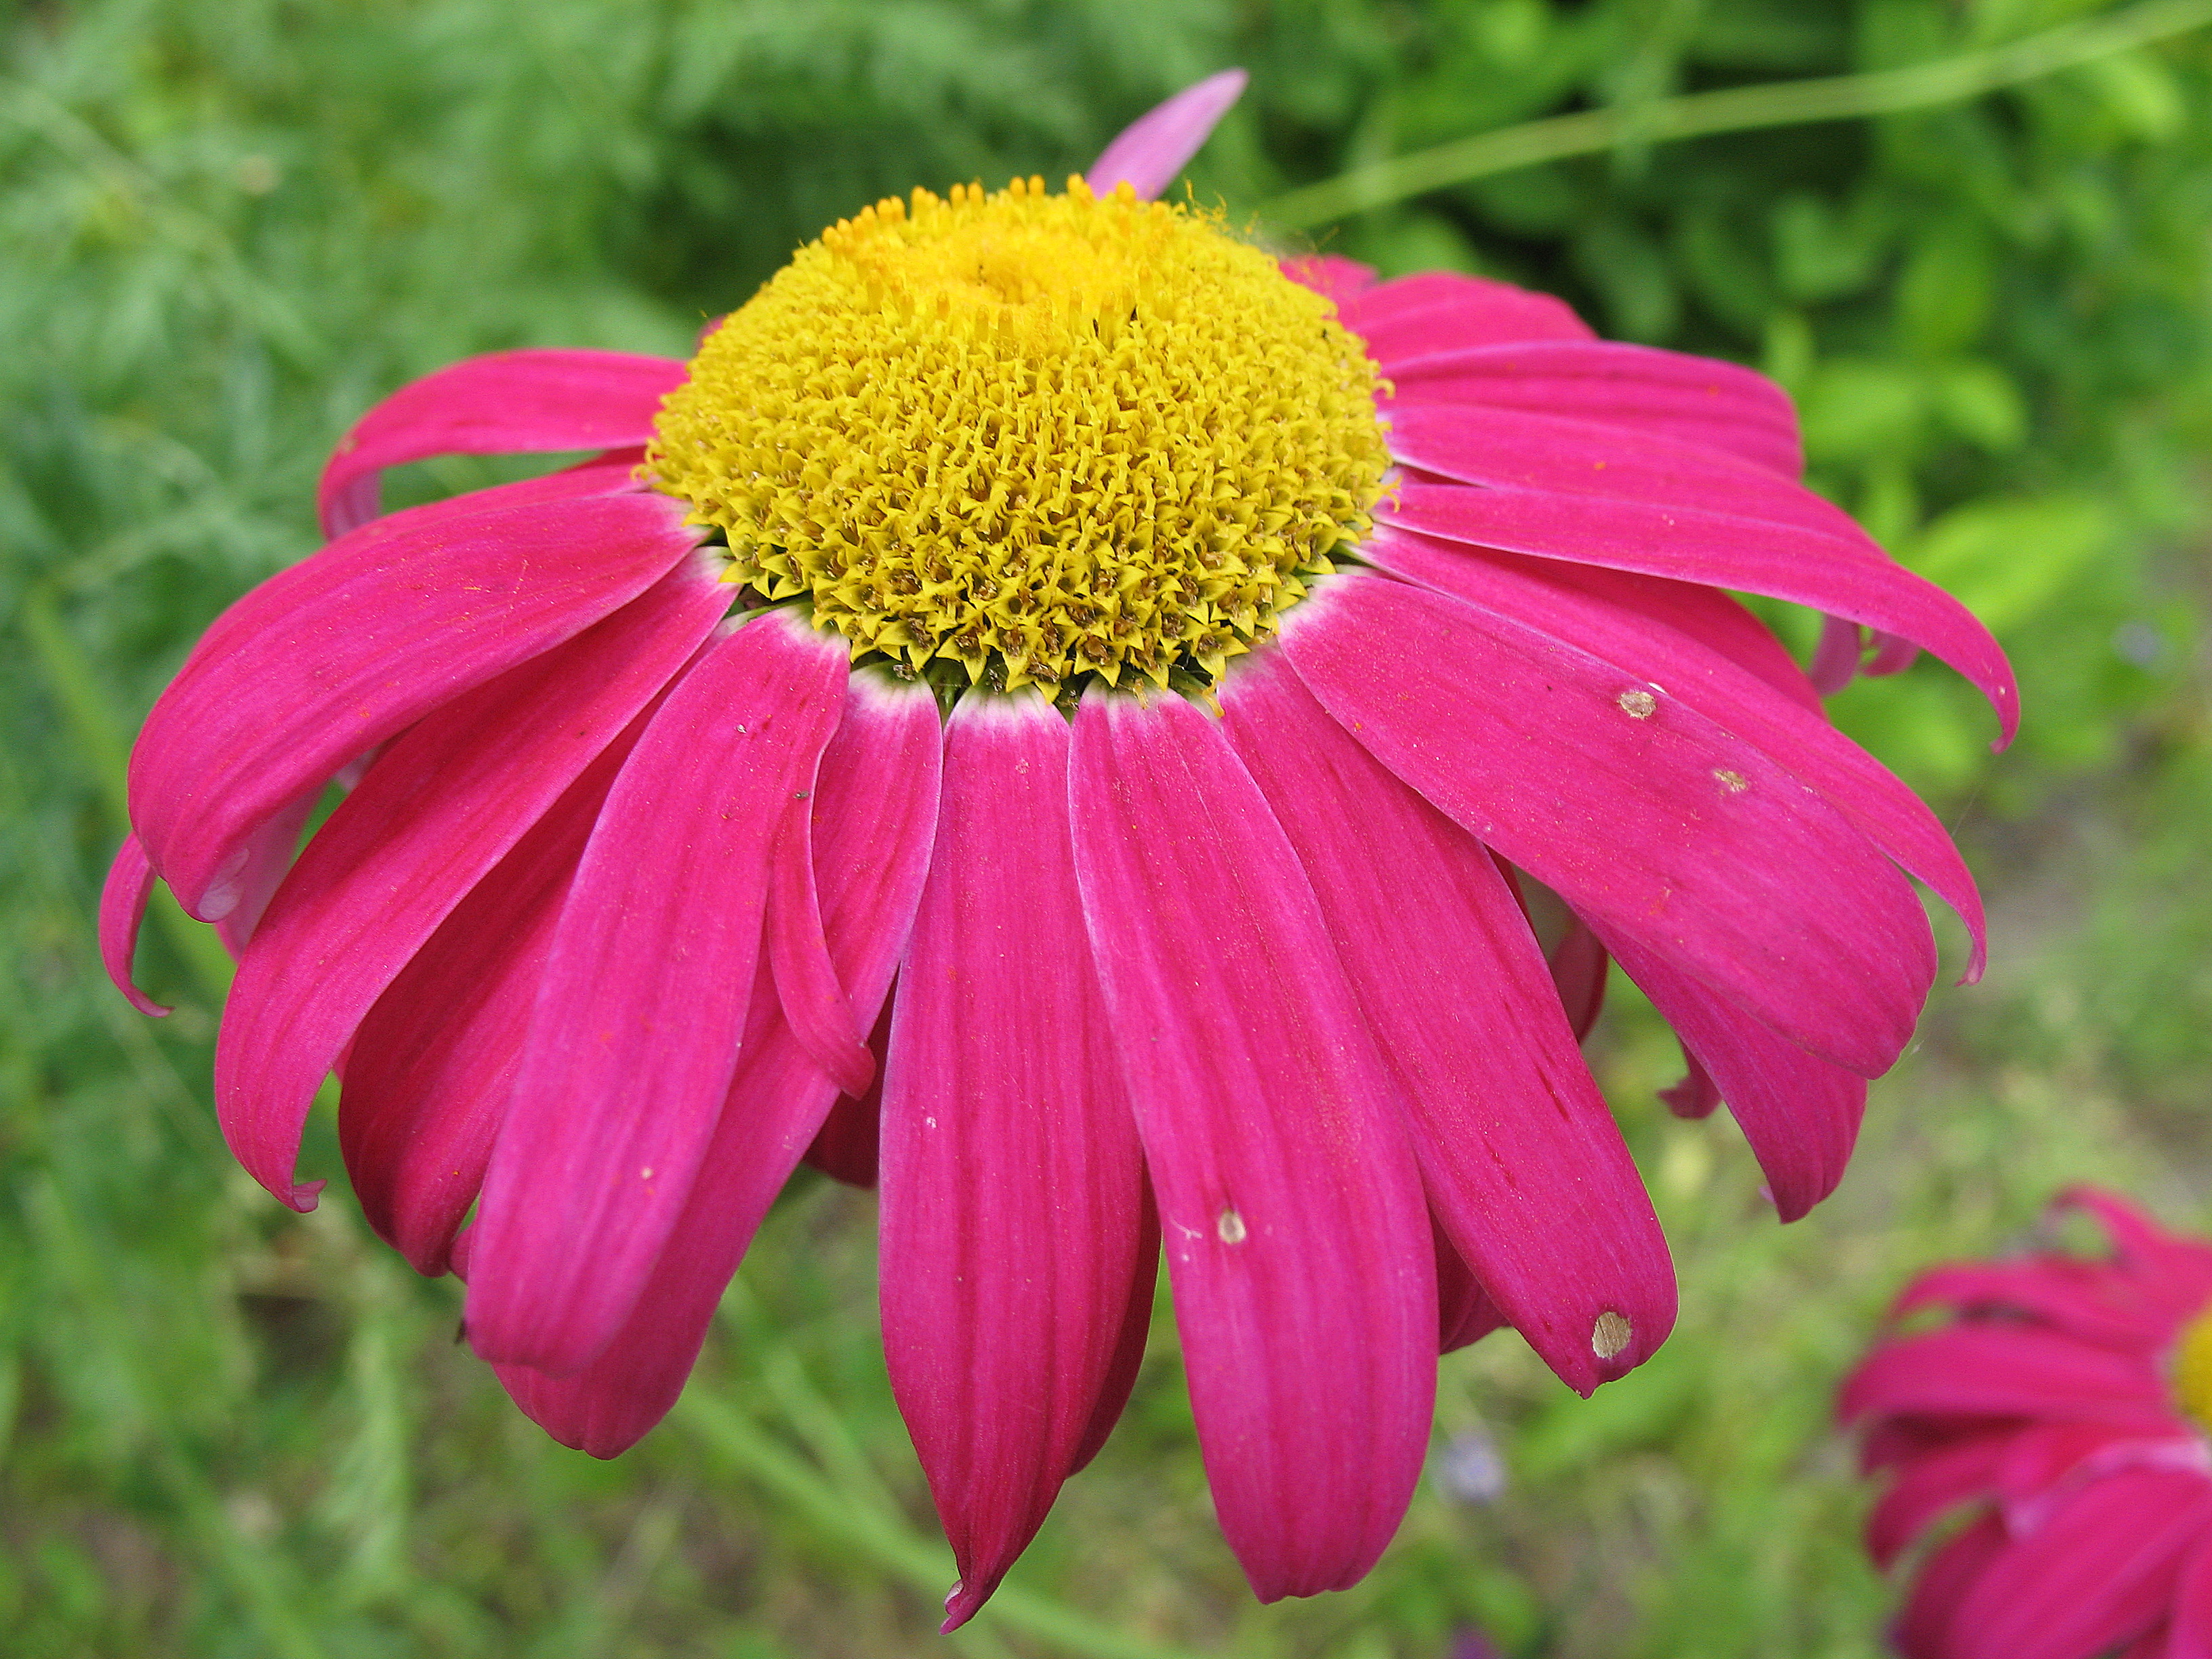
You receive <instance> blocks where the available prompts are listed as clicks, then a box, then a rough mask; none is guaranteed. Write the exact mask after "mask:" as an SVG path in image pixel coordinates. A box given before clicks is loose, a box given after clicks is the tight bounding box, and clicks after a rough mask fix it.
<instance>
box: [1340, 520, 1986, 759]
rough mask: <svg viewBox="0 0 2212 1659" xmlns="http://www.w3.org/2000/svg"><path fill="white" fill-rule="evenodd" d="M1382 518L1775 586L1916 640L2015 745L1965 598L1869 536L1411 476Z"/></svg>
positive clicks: (1543, 549) (1496, 543)
mask: <svg viewBox="0 0 2212 1659" xmlns="http://www.w3.org/2000/svg"><path fill="white" fill-rule="evenodd" d="M1375 513H1376V518H1378V519H1380V520H1384V521H1386V522H1388V523H1391V524H1395V525H1401V526H1404V527H1405V528H1407V529H1408V530H1419V531H1424V532H1427V533H1428V534H1430V535H1432V536H1442V537H1443V538H1446V539H1447V540H1451V541H1462V542H1471V543H1474V544H1476V545H1477V546H1481V547H1497V548H1503V549H1504V550H1507V551H1509V552H1515V553H1528V554H1533V555H1535V556H1539V557H1541V558H1551V559H1565V560H1573V561H1577V562H1582V563H1585V564H1598V565H1606V566H1609V567H1611V568H1614V569H1617V570H1640V571H1644V572H1646V573H1648V574H1651V575H1655V576H1670V577H1674V578H1675V579H1677V580H1686V581H1695V582H1703V583H1705V584H1706V585H1707V586H1713V587H1733V588H1740V589H1743V590H1746V591H1748V592H1756V593H1767V594H1771V595H1772V596H1773V597H1775V598H1776V599H1789V600H1791V601H1792V602H1794V603H1796V604H1798V605H1811V606H1812V607H1814V609H1816V610H1820V611H1828V612H1831V613H1832V614H1834V615H1837V616H1842V617H1851V618H1853V619H1854V620H1857V621H1858V622H1863V623H1867V624H1868V625H1869V626H1870V627H1875V628H1880V629H1885V630H1887V631H1888V632H1890V633H1893V634H1897V635H1901V636H1903V637H1905V638H1909V639H1912V640H1916V641H1918V642H1919V643H1920V644H1922V645H1924V646H1926V647H1928V648H1929V650H1930V651H1933V652H1934V653H1936V655H1937V656H1939V657H1941V658H1942V659H1943V660H1944V661H1946V662H1948V663H1949V664H1950V665H1952V666H1953V667H1954V668H1955V669H1957V670H1958V671H1960V673H1962V674H1964V675H1965V676H1966V678H1968V679H1969V680H1971V681H1972V682H1973V683H1974V684H1976V685H1977V686H1978V687H1980V688H1981V690H1982V693H1983V695H1984V696H1986V697H1988V698H1989V700H1990V706H1991V707H1993V708H1995V709H1996V712H1997V720H1998V724H1999V726H2000V728H2001V730H2002V736H2003V739H2004V741H2006V742H2009V741H2010V740H2011V738H2012V733H2013V731H2014V729H2015V726H2017V725H2018V724H2019V719H2020V689H2019V686H2018V685H2017V684H2016V683H2015V681H2014V679H2013V674H2012V668H2011V665H2009V664H2008V663H2007V662H2006V661H2005V658H2004V653H2003V652H2002V650H2000V649H1999V648H1998V647H1997V643H1996V641H1995V640H1993V639H1991V638H1990V635H1989V632H1988V630H1987V629H1984V628H1983V626H1982V625H1981V623H1978V622H1977V621H1975V620H1974V618H1973V617H1972V614H1971V613H1970V612H1969V611H1967V610H1966V607H1965V606H1963V605H1960V603H1959V602H1958V601H1957V600H1955V599H1953V598H1951V596H1950V595H1949V594H1948V593H1946V592H1943V591H1942V589H1941V588H1939V587H1937V586H1935V585H1934V584H1933V583H1931V582H1929V581H1927V580H1923V578H1921V577H1919V576H1917V575H1915V574H1912V573H1911V571H1909V570H1907V569H1905V568H1904V567H1903V566H1902V565H1899V564H1897V563H1895V562H1893V561H1891V560H1889V559H1887V558H1886V557H1884V556H1881V554H1879V553H1877V552H1875V551H1874V550H1872V549H1870V548H1869V546H1868V545H1867V544H1865V543H1863V541H1859V540H1855V539H1852V538H1846V537H1842V536H1832V535H1829V534H1827V533H1826V532H1821V531H1818V530H1812V529H1806V528H1802V527H1796V526H1781V525H1778V524H1775V523H1773V522H1771V521H1767V520H1751V519H1746V518H1743V517H1742V516H1741V515H1739V514H1736V513H1728V512H1724V511H1721V510H1717V509H1715V508H1711V507H1704V506H1691V505H1687V504H1684V505H1677V506H1667V507H1660V506H1654V505H1651V504H1649V503H1644V502H1637V501H1609V500H1607V499H1605V498H1603V497H1601V496H1594V495H1570V494H1567V493H1565V492H1563V491H1559V490H1551V489H1496V488H1487V489H1475V488H1471V487H1469V486H1467V485H1462V484H1431V483H1407V484H1403V485H1401V486H1400V487H1399V489H1398V490H1397V492H1396V495H1395V499H1394V498H1393V497H1392V496H1389V495H1386V496H1385V497H1384V498H1383V501H1381V502H1379V503H1378V504H1377V505H1376V509H1375Z"/></svg>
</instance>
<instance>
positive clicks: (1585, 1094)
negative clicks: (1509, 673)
mask: <svg viewBox="0 0 2212 1659" xmlns="http://www.w3.org/2000/svg"><path fill="white" fill-rule="evenodd" d="M1273 658H1274V653H1272V652H1270V653H1265V654H1264V655H1263V656H1262V657H1261V658H1257V659H1252V660H1251V661H1250V664H1249V666H1247V665H1245V664H1242V663H1240V664H1239V668H1240V671H1239V672H1238V673H1237V674H1236V675H1234V676H1232V677H1231V678H1229V679H1228V680H1227V682H1226V683H1225V684H1224V686H1223V690H1222V697H1221V703H1222V708H1223V710H1224V713H1225V716H1226V726H1227V730H1228V733H1229V738H1230V741H1231V744H1233V745H1234V746H1235V748H1236V750H1237V754H1238V756H1239V757H1240V758H1242V759H1243V762H1244V763H1245V765H1246V766H1247V767H1248V768H1249V769H1250V771H1251V773H1252V775H1253V778H1254V780H1255V781H1256V782H1257V783H1258V784H1259V786H1260V789H1261V793H1262V794H1264V795H1265V796H1266V797H1267V802H1268V804H1269V805H1270V806H1272V807H1273V810H1274V813H1275V816H1276V817H1277V818H1278V819H1279V821H1280V822H1281V823H1282V826H1283V829H1284V830H1285V833H1286V834H1287V835H1288V836H1290V839H1291V846H1292V847H1294V848H1296V849H1297V853H1298V856H1299V858H1300V860H1302V861H1303V862H1304V866H1305V868H1306V871H1307V873H1308V874H1309V875H1310V877H1311V878H1312V881H1313V884H1314V891H1315V894H1316V897H1317V898H1318V899H1319V901H1320V903H1321V910H1322V917H1323V918H1324V920H1325V921H1327V923H1328V932H1329V936H1330V937H1331V939H1334V942H1335V945H1336V951H1337V955H1338V957H1340V959H1341V961H1342V962H1343V963H1344V967H1345V969H1346V973H1347V974H1348V975H1349V976H1350V978H1351V981H1352V989H1353V991H1354V992H1355V994H1357V995H1358V999H1359V1003H1360V1006H1361V1008H1362V1009H1363V1011H1364V1013H1365V1015H1366V1018H1367V1020H1368V1023H1369V1024H1370V1028H1371V1029H1372V1030H1373V1031H1374V1033H1375V1036H1376V1041H1377V1045H1378V1046H1379V1048H1381V1050H1382V1053H1383V1057H1384V1059H1385V1060H1386V1061H1387V1062H1388V1063H1389V1066H1390V1067H1391V1069H1392V1070H1393V1072H1394V1073H1395V1074H1396V1076H1397V1079H1398V1082H1399V1085H1400V1088H1401V1091H1402V1093H1403V1096H1404V1097H1405V1099H1406V1102H1407V1105H1408V1106H1409V1108H1410V1109H1411V1110H1410V1116H1409V1120H1408V1121H1409V1125H1410V1127H1411V1130H1412V1133H1413V1147H1414V1150H1415V1152H1416V1153H1417V1155H1418V1156H1419V1159H1420V1164H1421V1172H1422V1177H1423V1181H1424V1183H1425V1186H1426V1188H1427V1191H1428V1200H1429V1206H1430V1208H1431V1211H1432V1212H1434V1214H1435V1216H1436V1218H1437V1222H1438V1224H1439V1225H1441V1226H1442V1227H1443V1230H1444V1231H1445V1233H1446V1234H1447V1235H1448V1236H1449V1238H1450V1240H1451V1243H1452V1244H1453V1245H1454V1247H1455V1249H1457V1251H1458V1253H1459V1255H1461V1256H1462V1258H1464V1259H1465V1261H1467V1263H1468V1266H1469V1267H1472V1268H1473V1269H1474V1274H1475V1277H1476V1278H1477V1279H1480V1282H1481V1284H1482V1285H1483V1288H1484V1289H1485V1290H1486V1291H1488V1293H1489V1295H1490V1298H1491V1300H1492V1301H1493V1302H1494V1303H1496V1304H1497V1305H1498V1310H1499V1311H1500V1312H1502V1313H1503V1314H1504V1316H1505V1317H1506V1318H1507V1319H1508V1320H1510V1321H1511V1322H1512V1323H1513V1324H1514V1326H1515V1327H1516V1328H1517V1329H1519V1330H1520V1332H1521V1334H1522V1335H1523V1336H1525V1337H1526V1338H1527V1339H1528V1344H1529V1346H1531V1347H1533V1348H1534V1349H1535V1350H1536V1352H1538V1353H1539V1354H1541V1356H1542V1357H1543V1358H1544V1361H1545V1363H1546V1364H1548V1365H1550V1366H1551V1367H1552V1369H1553V1370H1555V1371H1557V1372H1558V1373H1559V1376H1560V1378H1561V1379H1562V1380H1563V1381H1565V1383H1567V1384H1568V1385H1569V1386H1570V1387H1571V1388H1574V1389H1578V1390H1580V1391H1581V1392H1583V1393H1584V1394H1588V1393H1589V1391H1590V1390H1591V1389H1594V1388H1595V1387H1596V1386H1597V1385H1598V1384H1599V1383H1601V1382H1604V1381H1606V1380H1607V1378H1608V1377H1613V1376H1620V1375H1622V1374H1623V1373H1625V1372H1626V1371H1627V1370H1629V1369H1630V1368H1631V1367H1632V1366H1634V1365H1636V1364H1639V1363H1641V1362H1642V1361H1643V1360H1644V1359H1645V1358H1648V1357H1649V1356H1650V1354H1651V1353H1652V1352H1653V1351H1654V1350H1656V1348H1657V1347H1658V1346H1659V1344H1660V1343H1661V1342H1662V1340H1665V1338H1666V1335H1667V1333H1668V1330H1669V1329H1671V1328H1673V1325H1674V1267H1673V1264H1672V1262H1671V1261H1669V1260H1668V1255H1667V1244H1666V1241H1665V1239H1664V1238H1662V1237H1661V1236H1660V1231H1659V1221H1658V1218H1657V1217H1656V1215H1654V1214H1653V1213H1652V1210H1651V1204H1650V1200H1649V1199H1648V1198H1647V1197H1646V1196H1645V1195H1644V1183H1643V1182H1642V1180H1641V1179H1640V1178H1639V1177H1638V1175H1637V1172H1636V1165H1635V1164H1633V1163H1632V1161H1631V1160H1630V1158H1629V1156H1628V1149H1627V1147H1626V1146H1625V1145H1623V1144H1622V1141H1621V1139H1620V1130H1619V1129H1617V1128H1616V1127H1614V1125H1613V1115H1612V1114H1611V1113H1610V1112H1609V1111H1607V1109H1606V1104H1605V1101H1604V1100H1603V1098H1602V1097H1601V1096H1600V1095H1599V1093H1598V1091H1597V1085H1596V1084H1595V1082H1593V1081H1592V1080H1591V1078H1590V1074H1589V1070H1588V1068H1587V1067H1586V1066H1583V1060H1582V1055H1581V1054H1580V1053H1579V1052H1578V1051H1577V1048H1576V1047H1575V1036H1574V1033H1573V1031H1572V1030H1570V1029H1569V1027H1568V1024H1567V1020H1566V1017H1565V1012H1564V1010H1563V1009H1562V1008H1561V1006H1560V1004H1559V999H1558V996H1557V994H1555V993H1554V992H1553V988H1552V978H1551V973H1550V970H1549V968H1548V966H1547V963H1545V960H1544V956H1543V952H1542V951H1541V949H1540V948H1539V947H1538V945H1537V943H1536V939H1535V936H1534V934H1533V933H1530V932H1529V931H1528V924H1527V922H1526V921H1524V920H1523V919H1522V915H1521V911H1520V908H1519V907H1518V906H1517V905H1516V903H1515V902H1514V898H1513V895H1512V894H1511V892H1510V891H1509V890H1508V889H1507V887H1506V884H1505V881H1504V878H1503V877H1502V876H1500V875H1499V873H1498V869H1497V866H1495V865H1493V864H1492V862H1491V859H1490V855H1489V854H1488V853H1487V852H1486V851H1485V850H1484V849H1483V848H1482V847H1481V846H1480V845H1479V844H1478V843H1477V842H1474V840H1472V839H1471V838H1470V837H1469V836H1468V835H1467V834H1466V833H1465V832H1464V831H1463V830H1462V829H1459V828H1458V826H1456V825H1455V824H1454V823H1451V822H1450V821H1449V819H1447V818H1446V817H1444V816H1443V814H1442V813H1441V812H1438V811H1437V810H1436V809H1435V808H1434V807H1432V806H1431V805H1429V804H1428V803H1427V802H1425V801H1424V800H1422V799H1421V798H1420V797H1419V796H1418V795H1416V794H1415V793H1413V791H1412V790H1411V789H1408V788H1407V787H1406V786H1405V785H1403V784H1402V783H1400V782H1399V781H1397V779H1395V777H1393V776H1392V775H1390V774H1389V772H1388V771H1386V770H1385V769H1383V765H1382V763H1380V762H1378V761H1376V759H1375V758H1374V757H1372V756H1371V755H1370V754H1369V753H1368V752H1367V750H1364V748H1362V747H1361V746H1360V745H1359V744H1358V743H1356V742H1354V741H1353V740H1352V738H1350V737H1349V736H1347V735H1346V733H1345V732H1343V731H1342V730H1341V729H1340V727H1339V726H1337V725H1336V723H1335V722H1334V720H1331V719H1330V718H1329V717H1328V714H1326V713H1325V712H1324V711H1323V710H1322V707H1321V705H1320V704H1318V703H1317V702H1315V701H1314V699H1313V695H1312V693H1310V691H1308V690H1306V689H1305V687H1304V686H1303V685H1302V684H1299V682H1298V680H1297V676H1295V675H1293V674H1292V673H1291V672H1290V671H1289V670H1288V669H1286V668H1285V667H1284V666H1283V665H1282V664H1281V663H1280V662H1279V661H1277V660H1274V659H1273ZM1608 1316H1609V1317H1608ZM1594 1334H1595V1335H1594Z"/></svg>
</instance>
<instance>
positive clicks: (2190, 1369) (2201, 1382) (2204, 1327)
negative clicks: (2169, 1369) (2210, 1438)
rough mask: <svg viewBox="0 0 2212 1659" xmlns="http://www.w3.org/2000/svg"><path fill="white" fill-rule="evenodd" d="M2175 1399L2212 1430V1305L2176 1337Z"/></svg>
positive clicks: (2190, 1415) (2174, 1364) (2176, 1403)
mask: <svg viewBox="0 0 2212 1659" xmlns="http://www.w3.org/2000/svg"><path fill="white" fill-rule="evenodd" d="M2173 1401H2174V1404H2175V1405H2177V1406H2179V1407H2180V1408H2181V1410H2182V1411H2184V1412H2185V1413H2187V1414H2188V1415H2189V1417H2190V1418H2191V1419H2192V1420H2193V1421H2194V1422H2195V1423H2196V1424H2197V1426H2198V1427H2199V1428H2202V1429H2205V1430H2208V1431H2212V1307H2207V1308H2205V1309H2203V1310H2200V1311H2199V1312H2198V1313H2197V1316H2196V1317H2195V1318H2193V1319H2191V1321H2190V1322H2188V1323H2187V1324H2186V1325H2184V1326H2183V1327H2182V1328H2181V1334H2180V1335H2179V1337H2178V1338H2176V1339H2175V1341H2174V1344H2173Z"/></svg>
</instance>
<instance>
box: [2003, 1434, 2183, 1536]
mask: <svg viewBox="0 0 2212 1659" xmlns="http://www.w3.org/2000/svg"><path fill="white" fill-rule="evenodd" d="M2203 1459H2204V1452H2203V1443H2202V1442H2201V1441H2200V1440H2199V1439H2198V1438H2197V1434H2196V1431H2194V1430H2193V1429H2191V1427H2190V1426H2189V1425H2187V1424H2186V1423H2185V1422H2183V1421H2182V1420H2181V1419H2179V1418H2175V1419H2172V1420H2171V1421H2169V1422H2168V1423H2167V1425H2166V1432H2165V1433H2164V1434H2149V1435H2147V1434H2143V1433H2142V1432H2139V1431H2130V1430H2128V1429H2124V1428H2114V1427H2113V1426H2112V1425H2110V1424H2106V1423H2036V1424H2033V1425H2030V1426H2028V1427H2027V1428H2024V1429H2021V1430H2020V1431H2017V1432H2016V1433H2015V1434H2013V1435H2012V1436H2011V1437H2009V1440H2008V1443H2007V1445H2006V1447H2005V1454H2004V1458H2003V1461H2002V1462H2000V1463H1999V1464H1998V1466H1997V1470H1996V1492H1997V1495H1998V1497H1999V1498H2001V1499H2002V1502H2003V1504H2004V1507H2005V1511H2006V1516H2007V1520H2008V1522H2009V1523H2010V1524H2011V1525H2012V1527H2013V1529H2014V1530H2015V1532H2018V1531H2023V1530H2025V1529H2026V1527H2025V1525H2024V1522H2025V1521H2027V1520H2030V1519H2035V1518H2039V1516H2042V1515H2043V1514H2045V1513H2047V1512H2048V1511H2049V1510H2050V1508H2051V1502H2052V1500H2053V1499H2054V1498H2063V1488H2065V1487H2067V1486H2071V1485H2072V1484H2074V1482H2075V1480H2076V1479H2077V1478H2084V1477H2092V1476H2095V1475H2098V1474H2108V1473H2110V1472H2111V1471H2112V1470H2114V1469H2122V1468H2168V1469H2171V1468H2192V1467H2196V1468H2201V1467H2202V1465H2203Z"/></svg>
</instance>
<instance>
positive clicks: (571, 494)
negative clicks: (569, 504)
mask: <svg viewBox="0 0 2212 1659" xmlns="http://www.w3.org/2000/svg"><path fill="white" fill-rule="evenodd" d="M644 462H645V451H644V450H642V449H610V450H607V451H605V452H604V453H601V454H598V455H593V456H592V457H590V458H589V459H586V460H581V461H578V462H577V463H576V464H575V465H573V466H564V467H560V468H557V469H556V470H555V471H551V472H546V473H541V474H540V475H539V476H538V477H534V478H522V479H519V480H517V481H516V482H515V483H503V484H491V485H489V486H487V487H486V488H484V489H471V490H465V491H463V492H462V493H461V494H460V495H447V496H442V497H441V498H439V499H438V500H435V501H422V502H420V503H418V504H416V506H414V507H398V508H396V509H394V510H393V511H392V512H390V513H378V512H374V511H372V512H371V513H368V515H367V517H365V518H363V519H362V520H359V522H358V523H356V524H353V525H349V526H347V527H348V529H349V530H357V529H359V528H360V527H361V526H362V525H363V524H367V523H368V521H369V520H370V519H377V518H380V519H382V520H385V522H386V525H387V526H389V527H391V528H392V529H395V530H396V529H399V528H402V527H404V528H406V529H408V530H410V531H421V530H427V529H428V528H429V527H430V526H433V525H436V524H440V523H442V522H443V521H445V520H448V519H462V518H466V517H468V516H469V515H470V514H471V513H489V512H493V511H495V510H496V509H500V508H503V507H530V506H535V505H539V504H542V503H544V502H548V501H581V500H583V499H585V498H586V496H592V495H636V494H638V493H640V492H641V491H642V490H643V489H645V487H646V486H645V482H644V480H642V479H641V478H640V477H638V472H639V469H640V468H641V466H642V465H644ZM372 505H373V504H372Z"/></svg>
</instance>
